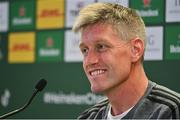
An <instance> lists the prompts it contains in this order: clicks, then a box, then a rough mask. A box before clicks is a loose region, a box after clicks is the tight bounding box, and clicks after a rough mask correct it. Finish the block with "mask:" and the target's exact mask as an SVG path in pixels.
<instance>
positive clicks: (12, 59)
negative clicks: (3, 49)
mask: <svg viewBox="0 0 180 120" xmlns="http://www.w3.org/2000/svg"><path fill="white" fill-rule="evenodd" d="M8 51H9V54H8V62H9V63H32V62H34V61H35V33H34V32H24V33H23V32H22V33H10V35H9V44H8Z"/></svg>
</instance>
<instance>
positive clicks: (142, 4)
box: [130, 0, 164, 24]
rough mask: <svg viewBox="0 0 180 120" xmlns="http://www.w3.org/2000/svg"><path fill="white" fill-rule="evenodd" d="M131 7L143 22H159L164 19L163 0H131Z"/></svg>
mask: <svg viewBox="0 0 180 120" xmlns="http://www.w3.org/2000/svg"><path fill="white" fill-rule="evenodd" d="M130 6H131V7H132V8H134V9H136V11H137V13H138V14H139V15H140V16H141V17H142V18H143V20H144V22H145V23H148V24H149V23H161V22H163V20H164V0H132V1H131V5H130Z"/></svg>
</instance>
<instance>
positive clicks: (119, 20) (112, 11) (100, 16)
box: [73, 3, 146, 44]
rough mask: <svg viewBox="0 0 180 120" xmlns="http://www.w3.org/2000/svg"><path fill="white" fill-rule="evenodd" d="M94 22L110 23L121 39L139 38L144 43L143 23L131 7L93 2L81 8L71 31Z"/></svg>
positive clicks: (81, 28) (77, 30)
mask: <svg viewBox="0 0 180 120" xmlns="http://www.w3.org/2000/svg"><path fill="white" fill-rule="evenodd" d="M96 23H102V24H110V25H112V27H113V29H115V30H116V31H117V33H118V35H119V36H120V37H121V39H123V40H131V39H133V38H135V37H138V38H140V39H141V40H142V41H144V43H145V44H146V33H145V24H144V22H143V20H142V18H141V17H140V16H139V15H138V14H137V13H136V12H135V10H133V9H131V8H127V7H124V6H122V5H119V4H112V3H93V4H90V5H88V6H86V7H84V8H82V9H81V11H80V13H79V16H78V17H77V19H76V21H75V23H74V25H73V31H74V32H79V31H82V30H83V29H84V28H85V27H87V26H89V25H93V24H96Z"/></svg>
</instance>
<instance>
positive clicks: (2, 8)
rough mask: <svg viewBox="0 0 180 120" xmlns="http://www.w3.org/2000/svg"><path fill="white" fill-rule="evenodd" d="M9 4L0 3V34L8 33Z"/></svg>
mask: <svg viewBox="0 0 180 120" xmlns="http://www.w3.org/2000/svg"><path fill="white" fill-rule="evenodd" d="M8 13H9V3H8V2H0V32H6V31H8V16H9V14H8Z"/></svg>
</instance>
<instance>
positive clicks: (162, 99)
mask: <svg viewBox="0 0 180 120" xmlns="http://www.w3.org/2000/svg"><path fill="white" fill-rule="evenodd" d="M148 98H149V99H150V100H151V101H154V102H157V103H159V104H163V105H165V106H167V107H169V109H170V110H171V113H172V117H173V118H179V117H180V94H179V93H177V92H175V91H172V90H170V89H168V88H166V87H164V86H161V85H158V84H156V85H155V86H154V87H153V88H152V91H151V93H150V94H149V96H148Z"/></svg>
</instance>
